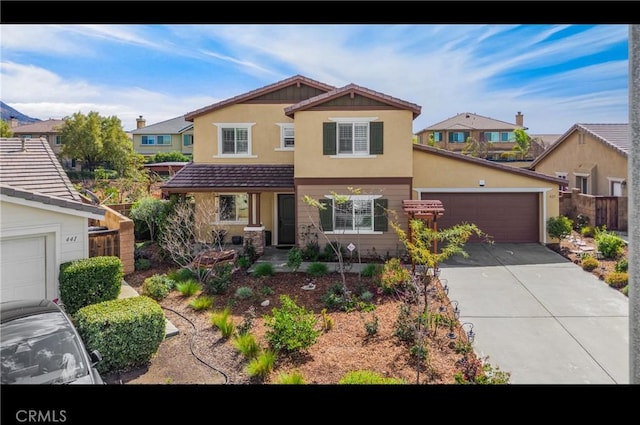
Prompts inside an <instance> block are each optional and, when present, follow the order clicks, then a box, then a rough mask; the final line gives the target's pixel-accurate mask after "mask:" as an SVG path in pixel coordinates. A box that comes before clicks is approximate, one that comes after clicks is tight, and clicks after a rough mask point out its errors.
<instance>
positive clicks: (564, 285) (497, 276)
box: [440, 244, 630, 384]
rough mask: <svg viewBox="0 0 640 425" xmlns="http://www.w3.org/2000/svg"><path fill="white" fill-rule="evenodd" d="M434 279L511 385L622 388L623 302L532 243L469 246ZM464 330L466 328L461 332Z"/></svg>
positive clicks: (478, 347) (625, 372)
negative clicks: (442, 284)
mask: <svg viewBox="0 0 640 425" xmlns="http://www.w3.org/2000/svg"><path fill="white" fill-rule="evenodd" d="M465 251H467V253H468V254H469V257H468V258H462V257H460V256H456V257H455V258H450V259H449V260H447V261H446V262H445V263H444V264H442V265H441V269H442V272H441V275H440V279H442V280H445V282H446V283H447V284H448V286H449V288H450V290H449V299H450V300H452V303H453V302H454V301H456V302H457V303H458V308H459V309H460V322H461V323H465V322H469V323H472V324H473V331H474V332H475V334H476V336H475V341H474V343H473V346H474V348H475V351H476V353H477V354H478V355H479V356H481V357H485V356H488V362H489V363H491V364H492V365H494V366H498V367H500V369H501V370H503V371H506V372H510V373H511V379H510V383H512V384H628V383H629V382H630V377H629V299H628V298H627V297H626V296H624V295H623V294H621V293H620V292H618V291H616V290H615V289H612V288H609V287H608V285H607V284H606V283H604V282H602V281H600V280H599V279H598V278H597V277H595V276H594V275H592V274H591V273H589V272H586V271H584V270H582V268H581V267H580V266H578V265H576V264H574V263H572V262H571V261H569V260H567V259H565V258H564V257H562V256H561V255H559V254H557V253H555V252H553V251H552V250H550V249H548V248H546V247H544V246H542V245H539V244H494V245H486V244H468V245H467V246H466V247H465ZM465 328H466V330H468V329H469V328H470V325H465Z"/></svg>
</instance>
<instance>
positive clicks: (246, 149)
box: [215, 124, 253, 156]
mask: <svg viewBox="0 0 640 425" xmlns="http://www.w3.org/2000/svg"><path fill="white" fill-rule="evenodd" d="M215 125H216V126H217V127H218V152H219V155H220V156H249V155H251V126H253V124H215Z"/></svg>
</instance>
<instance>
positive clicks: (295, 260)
mask: <svg viewBox="0 0 640 425" xmlns="http://www.w3.org/2000/svg"><path fill="white" fill-rule="evenodd" d="M301 264H302V251H300V249H299V248H298V247H293V248H291V249H290V250H289V252H288V253H287V267H288V268H289V269H291V271H294V272H296V271H298V269H299V268H300V265H301Z"/></svg>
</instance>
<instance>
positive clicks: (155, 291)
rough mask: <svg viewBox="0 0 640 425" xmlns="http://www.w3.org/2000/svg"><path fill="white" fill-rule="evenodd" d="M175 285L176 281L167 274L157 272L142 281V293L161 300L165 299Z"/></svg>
mask: <svg viewBox="0 0 640 425" xmlns="http://www.w3.org/2000/svg"><path fill="white" fill-rule="evenodd" d="M175 286H176V282H175V281H173V280H171V279H169V277H168V276H167V275H166V274H155V275H153V276H151V277H148V278H146V279H145V280H144V282H142V295H146V296H148V297H149V298H153V299H154V300H156V301H160V300H163V299H165V298H166V297H167V295H169V292H171V290H172V289H173V288H175Z"/></svg>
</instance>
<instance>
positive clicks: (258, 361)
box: [247, 350, 277, 380]
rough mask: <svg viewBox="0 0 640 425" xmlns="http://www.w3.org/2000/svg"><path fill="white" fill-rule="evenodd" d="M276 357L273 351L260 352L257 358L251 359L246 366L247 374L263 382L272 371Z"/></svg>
mask: <svg viewBox="0 0 640 425" xmlns="http://www.w3.org/2000/svg"><path fill="white" fill-rule="evenodd" d="M276 357H277V355H276V352H275V351H273V350H264V351H262V352H261V353H260V354H259V355H258V357H256V358H254V359H251V361H250V362H249V364H248V365H247V374H249V376H252V377H258V378H261V379H263V380H264V379H265V378H266V377H268V376H269V374H270V373H271V372H272V371H273V365H274V364H275V362H276Z"/></svg>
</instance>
